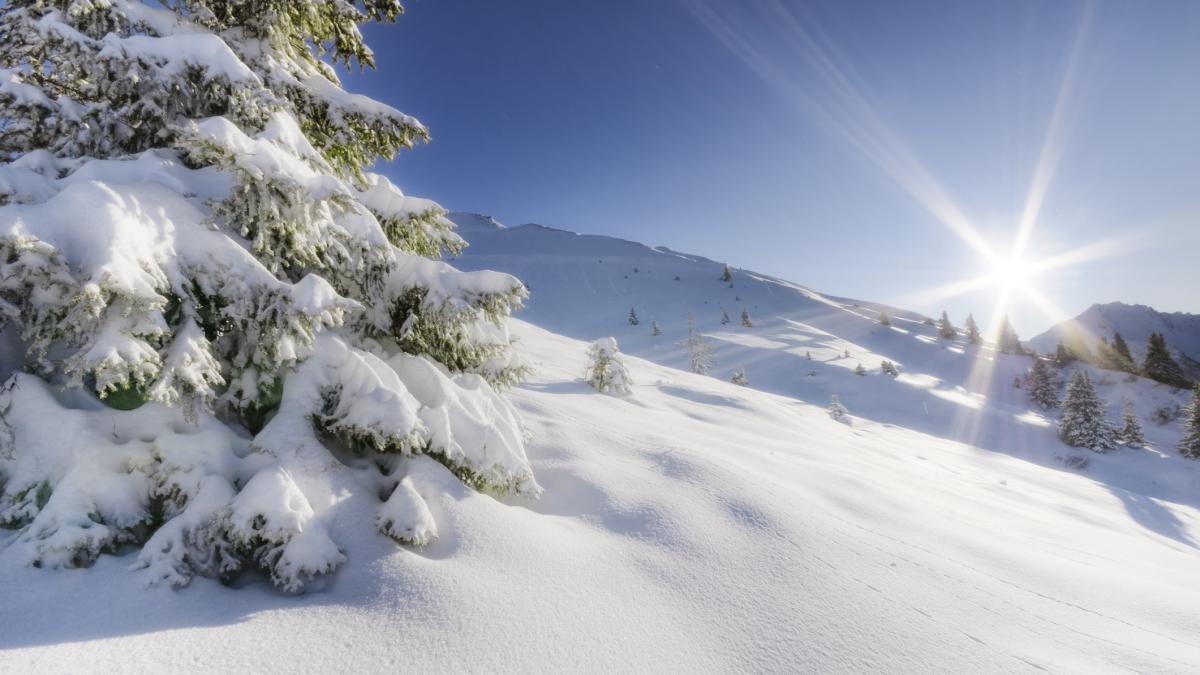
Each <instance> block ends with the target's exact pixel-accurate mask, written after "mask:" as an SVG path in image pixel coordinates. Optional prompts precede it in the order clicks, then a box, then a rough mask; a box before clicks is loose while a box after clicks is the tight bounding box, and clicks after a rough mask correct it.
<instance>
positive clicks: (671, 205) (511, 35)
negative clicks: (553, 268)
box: [347, 0, 1200, 337]
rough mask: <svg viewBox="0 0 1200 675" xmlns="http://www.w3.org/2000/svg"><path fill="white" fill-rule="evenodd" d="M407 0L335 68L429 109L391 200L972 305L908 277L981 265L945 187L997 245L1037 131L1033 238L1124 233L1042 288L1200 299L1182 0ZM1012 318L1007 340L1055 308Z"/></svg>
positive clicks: (1086, 301)
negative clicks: (366, 56) (364, 53)
mask: <svg viewBox="0 0 1200 675" xmlns="http://www.w3.org/2000/svg"><path fill="white" fill-rule="evenodd" d="M407 8H408V13H407V14H406V15H405V16H404V17H402V19H401V20H400V22H399V23H398V24H396V25H392V26H381V27H371V28H369V29H368V30H367V36H368V39H369V41H370V43H371V45H372V47H373V48H374V49H375V51H376V55H377V59H378V65H379V69H378V70H377V71H375V72H370V71H368V72H367V73H365V74H361V75H360V74H357V73H355V74H352V75H350V76H348V77H347V85H348V86H349V87H350V88H351V89H354V90H356V91H359V92H362V93H366V94H368V95H371V96H373V97H375V98H378V99H381V100H383V101H386V102H388V103H391V104H392V105H395V106H396V107H398V108H400V109H401V110H404V111H405V112H408V113H411V114H414V115H416V116H418V117H419V118H420V119H421V120H422V121H423V122H425V123H426V124H427V125H428V126H429V127H430V129H431V131H432V134H433V142H432V143H430V144H427V145H423V146H421V147H418V148H416V149H415V150H413V151H411V152H407V153H404V154H402V155H401V157H400V158H398V159H397V160H396V161H394V162H393V163H391V164H390V165H387V166H385V167H383V169H384V171H385V172H387V173H388V174H389V175H391V176H392V177H393V178H394V179H395V180H396V181H397V183H398V184H399V185H400V186H401V187H402V188H404V189H405V190H406V191H408V192H409V193H410V194H416V195H421V196H427V197H431V198H434V199H436V200H438V201H439V202H441V203H442V204H443V205H445V206H447V207H448V208H451V209H454V210H466V211H476V212H481V213H487V214H491V215H493V216H495V217H496V218H497V219H498V220H500V221H501V222H504V223H506V224H510V225H512V224H520V223H526V222H537V223H542V224H545V225H550V226H555V227H561V228H564V229H571V230H576V231H581V232H589V233H599V234H609V235H613V236H618V237H624V238H629V239H634V240H638V241H642V242H645V243H648V244H653V245H657V244H662V245H667V246H670V247H671V248H675V249H678V250H683V251H688V252H691V253H698V254H701V255H706V256H709V257H712V258H714V259H717V260H722V261H727V262H729V263H731V264H733V265H735V266H738V267H745V268H750V269H754V270H758V271H761V272H766V273H770V274H774V275H777V276H781V277H784V278H787V279H790V280H793V281H796V282H799V283H802V284H806V285H808V286H811V287H813V288H815V289H817V290H820V291H823V292H828V293H833V294H838V295H845V296H852V297H857V298H861V299H867V300H876V301H880V302H889V303H893V304H899V305H901V306H905V307H910V308H912V309H916V310H920V311H924V312H927V313H931V314H932V313H935V312H938V311H940V310H941V309H942V308H945V309H948V310H949V311H950V314H951V317H952V318H953V319H955V321H956V322H957V321H960V320H961V319H962V318H963V316H965V314H966V312H967V311H968V310H973V311H974V312H975V314H976V317H977V318H980V319H982V320H987V319H988V318H989V315H990V314H991V313H992V311H991V310H992V307H993V305H994V302H995V296H996V290H995V288H994V287H991V286H988V287H983V288H978V289H976V290H974V291H972V292H969V293H966V294H963V295H959V296H956V297H951V298H945V299H937V298H934V297H932V296H931V295H930V294H929V293H927V291H928V290H929V289H932V288H936V287H939V286H942V285H944V284H947V283H949V282H953V281H956V280H960V279H963V278H967V277H972V276H977V275H980V274H987V273H990V271H991V267H990V266H989V265H988V264H987V263H986V262H985V261H983V259H982V258H981V257H980V255H978V254H977V253H975V252H973V250H972V249H971V248H970V247H969V246H967V245H966V244H965V243H964V241H963V240H962V239H961V238H960V237H958V236H956V235H955V234H954V232H953V231H952V229H950V228H949V227H947V226H946V225H945V224H944V223H943V222H942V221H941V220H940V219H939V217H938V216H937V214H938V213H941V214H942V215H943V216H944V215H945V209H942V208H940V207H937V204H941V205H944V204H945V203H947V202H952V203H953V204H954V205H955V206H956V207H957V209H958V210H959V211H960V212H961V213H962V214H963V216H964V217H965V219H966V220H967V221H969V223H970V224H971V227H973V228H975V229H976V230H978V231H980V232H981V233H982V235H983V237H984V238H986V239H987V240H989V241H991V242H993V244H994V246H995V247H996V248H998V249H1001V250H1004V251H1007V250H1008V248H1009V246H1010V242H1011V241H1012V239H1013V237H1014V233H1015V230H1016V228H1017V223H1018V222H1019V220H1020V216H1021V214H1022V211H1023V209H1024V207H1025V205H1026V198H1027V195H1028V194H1029V192H1030V185H1031V182H1032V181H1033V179H1034V174H1035V167H1036V166H1037V165H1038V162H1039V158H1040V157H1042V156H1043V153H1042V149H1043V147H1044V146H1045V145H1046V139H1047V137H1050V138H1051V140H1052V142H1051V143H1050V149H1051V150H1055V149H1057V150H1058V151H1059V152H1058V153H1055V152H1050V153H1049V154H1048V155H1047V157H1048V158H1050V159H1053V158H1054V157H1055V156H1058V157H1060V161H1058V162H1057V163H1055V162H1047V163H1046V164H1047V166H1053V167H1055V169H1056V170H1054V171H1051V172H1044V173H1049V174H1050V175H1052V180H1050V181H1048V183H1046V184H1048V188H1047V190H1046V193H1045V194H1046V197H1045V201H1044V205H1043V207H1042V208H1041V209H1040V212H1039V217H1038V219H1037V222H1036V226H1035V228H1034V231H1033V234H1032V236H1031V239H1030V244H1029V247H1028V251H1029V256H1032V257H1035V258H1036V257H1044V256H1048V255H1055V254H1061V253H1063V252H1065V251H1069V250H1072V249H1075V248H1077V247H1080V246H1085V245H1088V244H1093V243H1095V242H1098V241H1108V240H1110V239H1111V238H1113V237H1127V240H1126V241H1125V242H1124V243H1123V244H1122V245H1120V246H1116V247H1113V248H1114V249H1121V250H1128V251H1129V252H1127V253H1124V254H1120V255H1115V256H1112V257H1108V258H1105V259H1100V260H1091V261H1088V262H1084V263H1080V264H1077V265H1073V266H1070V267H1068V268H1065V269H1062V270H1059V271H1054V272H1047V273H1045V274H1043V275H1042V276H1039V277H1038V278H1037V279H1036V280H1035V284H1036V286H1037V287H1038V288H1039V289H1040V290H1041V291H1042V293H1043V294H1044V296H1045V297H1046V298H1047V299H1048V300H1050V301H1051V302H1052V303H1053V304H1054V305H1056V306H1057V307H1058V308H1059V309H1060V310H1061V311H1063V312H1066V313H1068V314H1071V315H1073V314H1075V313H1078V312H1079V311H1081V310H1083V309H1084V308H1086V307H1087V306H1088V305H1090V304H1092V303H1094V302H1108V301H1113V300H1120V301H1125V302H1137V303H1143V304H1150V305H1153V306H1155V307H1157V308H1159V309H1163V310H1171V311H1190V312H1200V37H1198V36H1200V2H1194V1H1191V0H1185V1H1181V2H1109V3H1106V4H1098V5H1088V4H1085V3H1080V2H1067V1H1060V2H1049V1H1029V2H1021V1H1007V0H1006V1H1003V2H992V3H985V2H975V1H972V2H903V3H893V2H826V3H789V2H787V0H779V2H778V6H774V5H773V4H772V2H770V1H769V0H752V1H748V2H716V1H714V0H610V1H609V2H604V3H582V2H563V1H562V0H522V1H521V2H515V3H501V2H494V1H486V2H485V1H483V0H409V2H408V3H407ZM1073 53H1074V55H1075V56H1074V60H1072V54H1073ZM1072 63H1073V64H1074V66H1073V68H1072V65H1071V64H1072ZM1056 105H1057V109H1058V110H1059V115H1058V120H1059V121H1058V124H1057V125H1055V124H1053V123H1052V121H1051V120H1052V116H1053V115H1054V113H1055V110H1056ZM914 167H916V168H917V169H918V170H915V171H914ZM921 171H924V173H923V174H922V173H921ZM937 188H940V194H941V195H943V196H944V197H946V198H945V199H942V198H938V199H932V200H931V199H930V195H931V194H939V193H938V192H936V189H937ZM931 202H934V203H935V208H934V209H933V210H932V211H931V210H930V209H928V208H926V207H924V206H922V203H926V204H929V203H931ZM1011 313H1012V316H1013V320H1014V323H1015V325H1016V327H1017V329H1018V331H1019V332H1020V333H1021V335H1022V336H1024V337H1032V336H1033V334H1035V333H1037V332H1040V331H1041V330H1043V329H1044V328H1046V327H1047V326H1048V325H1049V323H1050V318H1049V317H1047V316H1046V315H1045V314H1044V313H1043V312H1041V311H1039V310H1038V309H1037V307H1036V306H1035V305H1034V304H1033V303H1031V302H1027V301H1023V300H1022V299H1021V298H1020V297H1018V298H1017V299H1016V300H1015V301H1014V305H1013V307H1012V309H1011Z"/></svg>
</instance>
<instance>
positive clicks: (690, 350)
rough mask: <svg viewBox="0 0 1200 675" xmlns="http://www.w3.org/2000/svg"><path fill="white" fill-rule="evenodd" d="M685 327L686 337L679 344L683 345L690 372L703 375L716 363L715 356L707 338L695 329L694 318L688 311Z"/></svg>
mask: <svg viewBox="0 0 1200 675" xmlns="http://www.w3.org/2000/svg"><path fill="white" fill-rule="evenodd" d="M687 329H688V332H687V337H685V338H684V339H683V340H680V342H679V346H680V347H683V350H684V352H685V353H686V354H687V357H688V367H690V368H691V370H692V372H693V373H699V374H701V375H703V374H705V373H707V372H708V371H709V370H711V369H712V367H713V366H714V365H716V362H717V359H716V356H714V355H713V350H712V347H711V346H710V345H709V344H708V340H707V339H705V337H704V335H702V334H701V333H700V331H699V330H697V329H696V319H695V317H693V316H692V313H691V312H688V319H687Z"/></svg>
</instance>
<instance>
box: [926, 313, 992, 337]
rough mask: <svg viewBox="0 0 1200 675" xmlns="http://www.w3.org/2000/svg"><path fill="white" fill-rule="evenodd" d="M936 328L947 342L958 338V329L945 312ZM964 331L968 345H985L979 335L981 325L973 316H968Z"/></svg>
mask: <svg viewBox="0 0 1200 675" xmlns="http://www.w3.org/2000/svg"><path fill="white" fill-rule="evenodd" d="M930 323H932V322H930ZM1005 325H1007V322H1005ZM936 326H937V330H938V335H940V336H941V337H943V338H945V339H947V340H953V339H955V338H957V337H958V329H957V328H955V327H954V324H952V323H950V317H949V316H948V315H947V314H946V312H945V311H943V312H942V318H940V319H938V321H937V324H936ZM963 329H964V331H965V332H966V337H967V342H968V343H970V344H973V345H978V344H982V343H983V337H982V336H981V335H980V334H979V325H978V324H977V323H975V317H974V316H973V315H972V314H970V313H968V314H967V320H966V322H965V323H964V325H963Z"/></svg>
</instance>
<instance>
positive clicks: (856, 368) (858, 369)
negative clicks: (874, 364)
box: [854, 363, 867, 376]
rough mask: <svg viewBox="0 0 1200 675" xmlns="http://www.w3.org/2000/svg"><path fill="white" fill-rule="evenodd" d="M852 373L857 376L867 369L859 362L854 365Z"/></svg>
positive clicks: (863, 373)
mask: <svg viewBox="0 0 1200 675" xmlns="http://www.w3.org/2000/svg"><path fill="white" fill-rule="evenodd" d="M854 374H855V375H859V376H863V375H866V374H867V369H866V368H863V364H861V363H860V364H858V365H857V366H854Z"/></svg>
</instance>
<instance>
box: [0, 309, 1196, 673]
mask: <svg viewBox="0 0 1200 675" xmlns="http://www.w3.org/2000/svg"><path fill="white" fill-rule="evenodd" d="M514 330H515V332H516V334H517V335H518V336H519V337H520V338H521V341H522V342H521V344H522V345H523V348H524V350H525V351H526V353H527V354H528V355H529V358H530V360H531V361H532V363H533V365H534V366H535V375H534V376H533V378H532V379H531V380H530V381H529V382H528V383H527V384H526V385H525V386H522V387H520V388H519V389H517V390H516V391H514V392H513V393H512V400H513V402H514V403H515V405H516V407H517V408H518V409H519V410H520V412H521V414H522V416H523V419H524V422H525V424H526V426H527V428H528V430H529V435H530V438H531V439H532V440H531V442H530V444H529V447H528V452H529V457H530V459H531V462H532V464H533V467H534V470H535V472H536V475H537V477H538V481H539V482H540V483H541V484H542V486H543V487H544V488H545V490H546V491H545V495H544V496H543V497H542V498H541V499H540V500H537V501H532V500H524V499H512V500H507V502H506V503H505V502H501V501H497V500H496V499H494V498H492V497H488V496H485V495H482V494H479V493H476V492H473V491H471V490H470V489H468V488H466V487H464V486H463V485H462V484H461V483H460V482H459V481H458V480H457V479H455V478H454V477H452V476H451V475H449V473H448V472H446V471H445V469H443V468H442V467H440V465H437V464H436V463H434V462H432V461H431V460H428V459H427V458H416V459H414V460H413V462H414V466H413V467H411V469H410V471H409V472H408V473H409V475H412V476H414V477H418V478H420V480H418V481H415V484H416V485H419V486H424V487H422V488H421V489H423V490H424V491H425V494H422V495H421V496H422V497H423V498H424V501H425V502H426V503H427V504H428V505H429V508H430V509H431V510H432V511H433V515H434V518H435V519H436V521H437V522H438V523H439V524H441V531H440V532H439V534H440V537H439V538H438V539H437V540H435V541H434V542H433V543H432V544H431V545H429V546H428V547H426V548H423V549H405V548H397V547H396V546H395V545H394V544H392V543H391V542H389V541H387V540H386V539H385V538H383V537H379V536H378V534H377V533H376V530H375V527H374V523H373V518H372V515H373V511H374V510H375V509H376V508H377V506H378V502H377V501H376V500H374V499H369V498H366V497H363V496H362V495H361V494H359V493H357V492H355V491H353V490H349V489H347V486H349V485H351V484H353V483H354V482H355V481H356V480H360V479H361V476H359V474H360V473H361V472H359V471H357V470H356V469H354V468H353V467H350V466H339V467H337V468H334V469H331V473H332V474H333V476H332V482H333V485H334V487H335V494H336V493H337V492H338V491H339V490H341V491H343V492H344V493H345V494H354V495H355V496H354V497H348V498H345V499H342V500H341V501H340V502H337V503H336V504H335V505H334V507H332V508H333V509H334V510H335V512H336V513H335V515H334V517H333V518H332V520H331V525H330V527H331V529H333V530H334V531H336V533H337V536H338V538H339V541H340V542H342V543H343V544H344V551H345V554H346V557H347V562H346V564H345V567H344V568H343V569H342V570H341V572H340V573H339V574H337V575H336V576H335V577H333V578H332V579H330V580H329V582H328V585H326V586H325V587H324V588H321V589H318V590H315V591H313V592H310V593H308V594H306V595H303V596H299V597H294V596H288V595H284V594H281V593H278V592H276V591H273V590H270V589H269V587H268V585H267V584H266V583H264V582H262V581H257V580H252V579H251V580H247V581H245V582H243V585H244V587H243V588H240V589H229V588H225V587H222V586H220V585H219V584H218V583H216V582H214V581H212V580H208V579H196V580H195V581H193V583H192V584H191V586H189V587H187V588H185V589H182V590H179V591H170V590H167V589H164V588H154V589H149V590H146V589H143V588H141V587H140V585H139V579H138V577H137V576H136V575H133V574H129V573H128V572H127V571H126V567H127V566H128V563H130V562H132V561H131V560H129V557H130V556H125V557H124V558H122V557H116V556H104V557H101V558H100V560H99V561H98V562H97V563H96V564H95V565H94V566H92V567H91V568H88V569H78V570H62V571H57V572H52V573H50V572H45V571H41V570H36V569H32V568H29V567H26V566H24V565H21V564H19V563H18V561H14V560H12V559H11V558H10V557H7V556H3V555H0V595H2V596H3V597H4V598H5V602H4V603H3V605H0V607H2V609H0V617H2V618H0V622H2V624H3V630H2V631H0V647H3V651H0V670H3V671H5V672H35V671H36V672H61V671H69V670H77V669H78V668H79V667H80V664H86V667H87V668H88V669H93V670H96V671H105V670H119V671H123V672H128V671H144V672H145V671H152V670H155V671H160V670H161V667H162V665H163V664H165V663H171V664H173V666H174V667H175V668H176V669H182V670H192V671H199V670H204V671H209V672H213V671H220V672H246V671H263V670H267V669H270V670H279V669H283V670H293V671H313V672H315V671H330V670H335V671H337V672H383V671H395V670H396V669H398V668H399V669H403V670H418V669H425V668H429V669H432V670H435V671H475V672H518V671H520V672H528V671H540V672H551V671H554V672H561V671H563V670H570V671H575V670H586V671H599V670H620V671H634V670H636V671H640V672H681V671H689V670H701V671H706V672H717V671H725V672H728V671H732V670H738V671H766V670H771V671H789V672H799V671H821V672H835V671H842V672H849V671H858V672H861V671H864V670H876V671H881V670H887V671H908V672H916V671H921V672H935V671H936V672H982V671H991V672H995V671H1006V672H1026V671H1036V670H1038V669H1048V670H1052V671H1067V670H1073V671H1089V672H1101V671H1125V670H1135V671H1142V672H1189V671H1195V670H1196V669H1197V668H1200V638H1197V637H1196V636H1197V634H1200V631H1198V629H1200V617H1198V616H1197V612H1196V611H1195V609H1196V607H1200V589H1198V588H1197V586H1196V584H1195V570H1196V569H1197V565H1198V564H1200V553H1198V552H1197V549H1196V545H1195V542H1196V541H1197V537H1198V536H1200V520H1198V519H1197V512H1196V509H1195V507H1194V506H1187V505H1182V504H1175V503H1170V502H1167V501H1165V500H1162V499H1156V498H1154V497H1151V496H1147V495H1144V494H1138V493H1131V492H1126V491H1123V490H1119V489H1115V488H1113V487H1112V486H1109V485H1106V484H1105V483H1103V482H1101V481H1097V480H1093V479H1091V478H1089V477H1087V476H1080V475H1077V474H1074V473H1070V472H1065V471H1056V470H1047V469H1045V468H1043V467H1041V466H1038V465H1036V464H1033V463H1030V462H1026V461H1023V460H1020V459H1017V458H1014V457H1011V456H1009V455H1007V454H1004V453H997V452H989V451H986V450H981V449H979V448H975V447H971V446H967V445H964V444H961V443H957V442H954V441H949V440H944V439H940V438H937V437H934V436H930V435H927V434H922V433H920V432H917V431H912V430H908V429H903V428H898V427H895V426H892V425H889V424H885V423H878V422H872V421H870V420H867V419H864V418H855V420H854V425H853V426H846V425H843V424H838V423H837V422H835V421H833V420H831V419H830V418H829V417H828V415H827V414H826V412H825V410H824V408H823V406H815V405H806V404H803V403H801V402H798V401H796V400H794V399H791V398H787V397H782V396H777V395H773V394H769V393H765V392H761V391H756V390H753V389H748V388H745V387H738V386H736V385H733V384H730V383H728V382H724V381H722V380H720V379H718V378H714V377H705V376H698V375H692V374H690V373H684V372H681V371H679V370H675V369H671V368H667V367H663V366H659V365H656V364H653V363H651V362H648V361H645V360H642V359H639V358H634V357H627V363H628V365H629V367H630V369H631V370H632V371H633V372H634V373H635V374H637V376H638V382H640V383H642V384H639V385H638V386H636V387H635V390H636V391H635V394H634V396H632V397H628V398H617V397H610V396H603V395H600V394H598V393H596V392H594V391H593V390H592V389H591V388H590V387H589V386H588V385H587V384H586V383H584V382H583V381H582V380H581V379H580V377H579V372H580V369H581V367H582V365H583V363H584V358H585V352H586V346H587V345H586V344H585V343H583V342H579V341H576V340H572V339H569V338H565V337H561V336H558V335H554V334H551V333H549V332H547V331H545V330H542V329H540V328H537V327H534V326H532V325H529V324H526V323H523V322H519V321H515V322H514ZM866 379H867V380H868V381H870V380H872V379H874V380H876V381H878V382H880V383H883V382H884V378H866ZM887 379H888V380H890V378H887Z"/></svg>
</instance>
